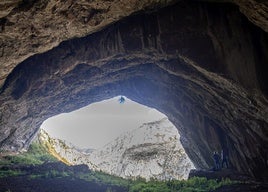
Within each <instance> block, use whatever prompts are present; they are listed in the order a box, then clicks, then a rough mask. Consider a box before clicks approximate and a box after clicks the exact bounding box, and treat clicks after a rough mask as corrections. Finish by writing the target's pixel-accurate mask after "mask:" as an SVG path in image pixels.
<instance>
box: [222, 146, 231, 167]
mask: <svg viewBox="0 0 268 192" xmlns="http://www.w3.org/2000/svg"><path fill="white" fill-rule="evenodd" d="M224 164H225V166H226V168H228V167H229V163H228V155H227V152H226V150H223V149H222V150H221V168H223V166H224Z"/></svg>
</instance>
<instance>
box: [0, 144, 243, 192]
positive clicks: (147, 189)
mask: <svg viewBox="0 0 268 192" xmlns="http://www.w3.org/2000/svg"><path fill="white" fill-rule="evenodd" d="M56 161H57V159H56V158H54V157H53V156H52V155H50V153H48V152H47V150H46V148H45V147H44V146H42V145H41V144H39V143H33V144H31V146H30V147H29V150H28V151H27V152H25V153H22V154H19V155H17V156H6V157H4V158H3V160H2V161H0V166H1V165H2V167H3V168H4V166H3V165H9V166H10V165H11V169H0V178H3V177H9V176H19V175H23V174H25V175H27V178H28V179H31V180H35V179H51V178H67V177H68V178H70V177H71V178H72V179H82V180H85V181H88V182H93V183H98V184H99V185H106V186H118V187H123V188H125V189H126V191H129V192H155V191H161V192H177V191H180V192H205V191H212V190H215V189H217V188H219V187H222V186H224V185H231V184H235V183H238V182H236V181H231V180H230V179H223V180H221V181H217V180H212V179H211V180H208V179H206V178H204V177H193V178H191V179H189V180H183V181H178V180H171V181H157V180H152V181H148V182H147V181H145V180H144V179H141V178H139V179H136V180H134V181H133V180H128V179H123V178H121V177H117V176H112V175H109V174H106V173H103V172H97V171H96V172H93V171H87V170H86V169H84V170H79V171H78V170H77V169H73V168H71V167H68V166H67V165H66V167H65V168H64V167H63V168H62V166H61V169H59V170H58V169H57V166H55V168H53V169H51V170H48V169H42V170H39V169H35V172H29V173H24V172H22V171H20V170H19V169H17V168H15V169H12V165H16V166H14V167H18V166H17V165H34V166H33V167H36V166H38V165H40V166H42V165H41V164H43V163H47V162H56ZM75 170H76V171H75ZM111 190H112V188H111Z"/></svg>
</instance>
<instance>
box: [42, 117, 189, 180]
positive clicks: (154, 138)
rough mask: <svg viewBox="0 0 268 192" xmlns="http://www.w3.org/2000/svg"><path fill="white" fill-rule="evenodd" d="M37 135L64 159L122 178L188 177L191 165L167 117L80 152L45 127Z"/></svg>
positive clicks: (165, 178) (70, 162)
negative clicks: (55, 136) (97, 146)
mask: <svg viewBox="0 0 268 192" xmlns="http://www.w3.org/2000/svg"><path fill="white" fill-rule="evenodd" d="M39 138H40V139H41V141H43V143H46V144H47V145H48V146H49V147H48V148H50V151H54V155H55V156H56V157H58V158H59V159H61V160H62V161H64V162H65V163H68V164H71V165H76V164H87V165H88V167H89V168H90V169H91V170H99V171H103V172H106V173H109V174H112V175H116V176H120V177H123V178H128V179H135V178H139V177H141V178H145V179H147V180H149V179H158V180H169V179H179V180H181V179H187V178H188V174H189V172H190V170H191V169H194V166H193V164H192V162H191V161H190V159H189V157H188V156H187V155H186V153H185V151H184V149H183V147H182V145H181V143H180V142H179V134H178V131H177V129H176V128H175V127H174V125H172V123H170V121H168V119H167V118H165V119H162V120H161V121H157V122H151V123H146V124H143V125H142V126H141V127H139V128H137V129H135V130H133V131H130V132H127V133H125V134H123V135H121V136H119V137H118V138H116V139H115V140H114V141H111V142H110V143H108V144H107V145H105V146H104V147H102V148H100V149H96V150H93V151H92V152H91V153H83V152H80V150H79V149H77V148H75V147H74V146H70V145H68V144H66V143H65V142H63V141H61V140H59V139H52V138H51V137H50V136H49V135H48V134H47V133H45V131H44V130H41V133H40V137H39ZM55 152H56V153H57V154H55ZM52 154H53V153H52Z"/></svg>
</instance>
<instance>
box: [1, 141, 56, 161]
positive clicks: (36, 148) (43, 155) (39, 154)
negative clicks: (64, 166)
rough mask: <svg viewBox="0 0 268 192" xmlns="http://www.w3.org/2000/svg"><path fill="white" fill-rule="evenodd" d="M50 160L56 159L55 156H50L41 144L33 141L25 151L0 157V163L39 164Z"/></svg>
mask: <svg viewBox="0 0 268 192" xmlns="http://www.w3.org/2000/svg"><path fill="white" fill-rule="evenodd" d="M52 161H56V158H54V157H53V156H51V155H50V154H49V153H48V152H47V150H46V149H45V148H44V147H43V146H42V145H40V144H39V143H37V142H34V143H32V144H31V145H30V147H29V149H28V151H27V152H25V153H21V154H19V155H9V156H5V157H3V158H2V159H0V165H40V164H43V163H44V162H52Z"/></svg>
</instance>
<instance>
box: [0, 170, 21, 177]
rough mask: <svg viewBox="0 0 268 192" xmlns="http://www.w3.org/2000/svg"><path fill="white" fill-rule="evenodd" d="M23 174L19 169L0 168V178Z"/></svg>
mask: <svg viewBox="0 0 268 192" xmlns="http://www.w3.org/2000/svg"><path fill="white" fill-rule="evenodd" d="M22 174H24V173H23V172H22V171H20V170H0V178H4V177H15V176H19V175H22Z"/></svg>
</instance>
